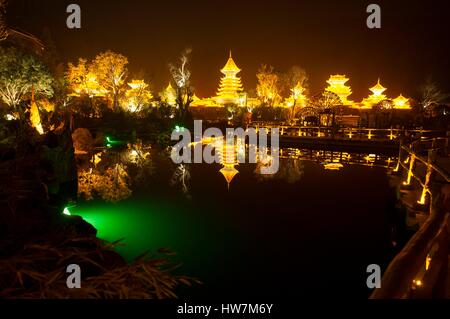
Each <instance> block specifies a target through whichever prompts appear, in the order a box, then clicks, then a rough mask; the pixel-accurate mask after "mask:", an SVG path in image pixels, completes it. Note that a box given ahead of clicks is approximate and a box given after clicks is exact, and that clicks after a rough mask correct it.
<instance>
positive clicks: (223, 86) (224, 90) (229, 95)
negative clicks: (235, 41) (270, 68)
mask: <svg viewBox="0 0 450 319" xmlns="http://www.w3.org/2000/svg"><path fill="white" fill-rule="evenodd" d="M220 72H221V73H222V74H223V75H224V76H223V77H222V79H221V80H220V87H219V91H218V92H217V97H216V101H217V103H218V104H220V105H225V104H236V105H242V104H243V101H242V98H243V87H242V82H241V79H240V77H238V74H239V73H240V72H241V69H239V68H238V66H237V65H236V63H235V62H234V60H233V57H232V56H231V52H230V57H229V59H228V61H227V63H226V64H225V66H224V67H223V68H222V70H220ZM244 103H245V101H244Z"/></svg>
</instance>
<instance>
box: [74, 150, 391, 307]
mask: <svg viewBox="0 0 450 319" xmlns="http://www.w3.org/2000/svg"><path fill="white" fill-rule="evenodd" d="M282 155H283V156H282V158H281V160H280V172H279V173H278V174H277V175H276V176H273V177H271V178H268V177H265V178H264V177H263V176H261V175H258V174H255V167H256V165H255V164H241V165H238V166H236V169H237V170H238V171H239V173H237V174H236V175H235V176H234V178H233V179H232V181H231V183H230V184H229V185H228V183H227V181H226V180H225V178H224V175H226V174H224V173H223V172H222V173H221V172H219V171H220V170H221V168H223V167H222V165H219V164H212V165H207V164H193V165H190V166H185V167H184V170H183V171H182V172H181V171H180V170H179V168H178V169H177V167H176V166H175V165H174V164H173V163H172V162H171V160H170V158H169V157H168V156H167V155H161V154H159V153H157V152H154V151H152V153H151V159H152V164H151V165H152V167H153V169H152V174H151V175H150V176H149V177H146V178H145V180H144V181H143V183H141V184H139V186H134V187H133V194H132V196H131V197H129V198H128V199H126V200H124V201H121V202H118V203H115V204H113V203H106V202H102V201H98V200H94V201H91V202H80V203H79V205H78V206H77V207H76V208H73V209H72V213H73V214H77V215H81V216H82V217H83V218H85V219H86V220H87V221H88V222H90V223H92V224H93V225H94V226H95V227H96V228H97V229H98V236H99V237H100V238H102V239H105V240H108V241H115V240H118V239H121V238H123V239H124V241H123V244H124V245H123V246H119V247H118V248H117V250H118V252H119V253H121V254H122V255H123V256H124V257H125V258H127V259H128V260H132V259H133V258H134V257H136V256H138V255H140V254H141V253H143V252H144V251H151V252H155V253H156V252H157V250H158V249H160V248H167V249H170V250H171V251H173V252H176V253H177V255H176V256H175V257H174V260H176V261H179V262H181V263H182V266H181V268H180V269H179V270H178V271H179V272H180V273H182V274H186V275H189V276H193V277H196V278H198V279H200V280H201V281H202V282H203V284H202V285H200V286H197V287H195V288H189V289H187V290H183V291H181V292H180V294H181V297H182V298H189V297H192V298H196V297H198V298H201V297H204V298H209V299H219V298H225V297H226V298H241V299H242V298H246V297H247V298H250V297H251V298H258V297H267V298H269V297H273V298H290V297H291V298H293V297H296V298H297V297H309V298H311V297H317V298H335V297H336V296H338V297H342V298H367V297H368V296H369V294H370V291H369V290H368V288H367V286H366V279H367V276H368V275H367V273H366V268H367V266H368V265H370V264H379V265H380V266H381V267H382V268H385V267H386V266H387V264H388V263H389V261H390V260H391V259H392V257H393V256H394V254H395V249H394V248H393V244H392V242H393V237H392V227H393V220H394V218H393V215H395V207H394V206H395V191H394V190H393V189H392V188H391V187H390V186H389V179H388V175H387V169H386V167H388V166H392V165H395V158H389V157H386V156H378V155H374V154H372V155H369V154H347V153H337V152H325V151H309V150H299V149H286V150H283V152H282ZM180 172H181V173H180ZM183 176H184V177H185V179H183V178H182V177H183ZM174 181H175V182H174ZM397 249H398V247H397ZM266 300H267V299H266Z"/></svg>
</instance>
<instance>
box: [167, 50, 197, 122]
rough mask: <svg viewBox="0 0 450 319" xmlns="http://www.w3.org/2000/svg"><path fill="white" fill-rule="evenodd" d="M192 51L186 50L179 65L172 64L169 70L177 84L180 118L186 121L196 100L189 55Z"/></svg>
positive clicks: (177, 102)
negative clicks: (189, 67)
mask: <svg viewBox="0 0 450 319" xmlns="http://www.w3.org/2000/svg"><path fill="white" fill-rule="evenodd" d="M191 52H192V50H191V49H186V50H184V52H183V53H182V54H181V57H180V61H179V63H178V64H170V65H169V69H170V73H171V75H172V79H173V82H174V83H175V91H176V96H177V98H176V104H177V107H178V110H179V112H180V118H181V119H182V120H183V121H184V120H185V119H186V115H187V113H188V111H189V107H190V105H191V103H192V101H193V100H194V99H193V97H194V90H193V88H192V86H191V71H190V70H189V69H188V66H189V55H190V54H191Z"/></svg>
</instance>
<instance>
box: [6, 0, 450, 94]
mask: <svg viewBox="0 0 450 319" xmlns="http://www.w3.org/2000/svg"><path fill="white" fill-rule="evenodd" d="M9 2H10V4H9V8H8V13H7V16H8V23H9V24H10V26H11V27H13V28H17V29H20V30H24V31H28V32H30V33H33V34H35V35H37V36H41V35H42V32H43V29H44V27H48V28H49V29H50V31H51V34H52V37H53V40H54V42H55V43H56V45H57V47H58V51H59V54H60V56H61V58H62V59H63V61H71V60H76V59H77V58H78V57H79V56H82V57H86V58H92V57H94V56H95V55H96V54H97V53H98V52H101V51H104V50H107V49H112V50H114V51H117V52H120V53H122V54H124V55H126V56H127V57H128V58H129V60H130V70H131V71H132V72H136V71H138V70H140V69H142V70H144V71H145V72H146V73H147V74H148V75H149V76H150V77H151V78H152V79H153V80H152V82H153V85H154V86H155V89H156V90H158V91H159V90H160V89H161V88H162V87H163V86H165V85H167V83H168V80H169V74H168V67H167V66H168V63H169V62H171V61H175V60H176V59H177V57H178V55H179V53H180V52H181V51H182V50H183V49H184V48H185V47H191V48H192V49H193V54H192V73H193V84H194V86H195V88H196V92H197V95H199V96H201V97H204V96H211V95H213V94H214V93H215V91H216V89H217V86H218V82H219V77H220V73H219V69H220V68H221V67H222V66H223V65H224V64H225V62H226V59H227V57H228V51H229V50H230V49H231V50H232V51H233V56H234V58H235V61H236V63H237V64H238V65H239V66H240V67H241V68H242V69H243V72H242V79H243V82H244V87H245V89H247V90H249V89H254V87H255V85H256V77H255V73H256V71H257V69H258V66H259V65H260V64H261V63H266V64H270V65H273V66H274V67H275V68H276V69H277V70H279V71H285V70H286V69H288V68H289V67H290V66H292V65H300V66H302V67H303V68H304V69H305V70H306V71H307V72H308V74H309V76H310V81H311V91H313V92H316V91H319V90H323V89H324V87H325V84H326V83H325V81H326V80H327V79H328V77H329V75H330V74H336V73H343V74H346V75H348V76H349V77H350V78H351V81H350V82H349V84H350V85H351V86H352V88H353V91H354V94H353V96H351V98H352V99H354V100H360V99H361V98H362V97H364V96H367V95H368V93H369V92H368V87H370V86H371V85H373V84H375V82H376V80H377V78H378V77H381V78H382V83H383V84H384V85H385V86H386V87H388V89H389V90H388V91H387V94H388V95H389V96H394V97H395V96H397V95H399V94H400V93H403V94H405V95H408V96H411V95H415V94H416V92H417V88H418V86H420V85H421V84H422V83H423V82H424V80H425V78H426V77H427V76H429V75H432V76H433V79H435V80H436V81H438V82H440V83H441V85H442V87H443V88H445V89H446V90H449V89H450V77H449V70H450V62H449V57H450V45H449V39H450V11H449V10H448V9H447V8H446V2H448V1H444V0H442V1H440V0H428V1H403V0H390V1H379V0H371V1H358V0H333V1H331V0H330V1H324V0H276V1H263V0H259V1H257V0H240V1H236V0H227V1H222V0H185V1H178V0H164V1H156V0H126V1H117V0H10V1H9ZM70 3H77V4H79V5H80V6H81V9H82V29H81V30H76V31H74V30H69V29H67V28H66V18H67V14H66V13H65V12H66V7H67V5H68V4H70ZM370 3H378V4H379V5H380V6H381V8H382V29H381V30H369V29H368V28H367V27H366V18H367V16H368V14H367V13H366V7H367V5H368V4H370ZM447 6H448V5H447Z"/></svg>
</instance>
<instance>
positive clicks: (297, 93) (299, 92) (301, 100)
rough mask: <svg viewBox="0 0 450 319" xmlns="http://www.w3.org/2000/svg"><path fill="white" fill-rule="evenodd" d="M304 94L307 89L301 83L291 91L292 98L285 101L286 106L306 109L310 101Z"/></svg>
mask: <svg viewBox="0 0 450 319" xmlns="http://www.w3.org/2000/svg"><path fill="white" fill-rule="evenodd" d="M304 93H305V88H304V87H303V86H302V84H301V83H300V82H298V83H297V85H296V86H295V87H294V88H292V89H291V96H290V97H289V98H287V99H286V100H285V101H284V106H286V107H292V106H299V107H305V106H306V104H307V102H308V99H307V97H306V95H305V94H304Z"/></svg>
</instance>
